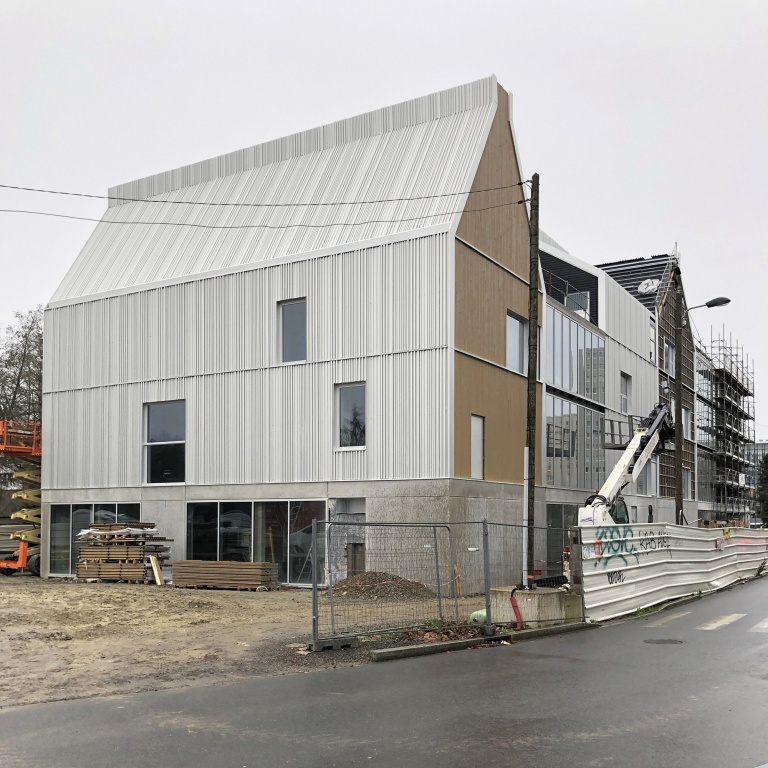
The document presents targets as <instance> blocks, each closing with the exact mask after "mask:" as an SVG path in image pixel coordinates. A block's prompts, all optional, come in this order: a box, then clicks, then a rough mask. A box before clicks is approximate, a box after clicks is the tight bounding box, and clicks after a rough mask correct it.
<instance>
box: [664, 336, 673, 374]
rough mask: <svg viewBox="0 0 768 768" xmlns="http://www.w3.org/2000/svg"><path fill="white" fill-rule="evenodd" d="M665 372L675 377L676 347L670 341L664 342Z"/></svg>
mask: <svg viewBox="0 0 768 768" xmlns="http://www.w3.org/2000/svg"><path fill="white" fill-rule="evenodd" d="M664 372H665V373H667V374H669V375H670V376H674V375H675V345H674V344H670V343H669V342H668V341H665V342H664Z"/></svg>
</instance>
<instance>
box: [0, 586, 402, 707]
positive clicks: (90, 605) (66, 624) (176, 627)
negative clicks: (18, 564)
mask: <svg viewBox="0 0 768 768" xmlns="http://www.w3.org/2000/svg"><path fill="white" fill-rule="evenodd" d="M311 603H312V595H311V591H310V590H307V589H288V590H279V591H272V592H237V591H231V590H203V589H198V590H193V589H178V588H173V587H170V586H166V587H158V586H155V585H145V584H121V583H117V584H104V583H76V582H72V581H63V580H61V581H59V580H50V581H47V580H44V579H38V578H34V577H32V576H25V575H14V576H11V577H3V576H0V682H2V687H1V688H0V708H5V707H12V706H17V705H22V704H33V703H39V702H49V701H58V700H66V699H76V698H84V697H90V696H106V695H111V694H129V693H135V692H138V691H148V690H158V689H163V688H180V687H187V686H198V685H218V684H226V683H232V682H236V681H238V680H242V679H244V678H249V677H257V676H266V675H282V674H292V673H303V672H309V671H313V670H316V669H325V668H329V667H339V666H353V665H356V664H361V663H365V662H367V661H369V650H371V649H373V648H378V647H388V646H389V645H391V644H392V640H391V639H385V638H381V639H379V638H374V639H373V640H372V641H368V642H363V643H361V644H360V645H359V646H358V647H356V648H353V649H342V650H338V651H324V652H322V653H311V652H308V651H307V650H306V648H307V643H308V642H309V639H310V634H311V615H312V612H311Z"/></svg>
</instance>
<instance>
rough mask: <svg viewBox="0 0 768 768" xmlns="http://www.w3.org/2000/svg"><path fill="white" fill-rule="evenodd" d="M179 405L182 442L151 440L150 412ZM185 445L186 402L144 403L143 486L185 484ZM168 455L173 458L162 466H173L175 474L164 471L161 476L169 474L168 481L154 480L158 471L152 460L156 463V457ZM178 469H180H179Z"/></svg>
mask: <svg viewBox="0 0 768 768" xmlns="http://www.w3.org/2000/svg"><path fill="white" fill-rule="evenodd" d="M179 403H181V404H182V405H183V406H184V413H183V439H182V440H178V439H175V440H152V439H151V436H152V423H151V418H152V410H153V408H155V407H157V406H163V405H176V404H179ZM186 444H187V402H186V400H184V399H176V400H156V401H153V402H149V403H144V444H143V453H144V460H143V462H142V465H143V472H144V484H145V485H183V484H184V483H185V482H186V477H187V457H186ZM164 454H165V455H169V456H171V457H173V458H172V459H171V460H170V462H169V461H168V459H166V461H165V462H163V463H164V464H166V465H167V464H169V463H170V464H171V465H172V464H173V463H175V464H176V465H177V466H176V474H172V473H173V469H166V470H164V471H163V474H164V475H165V473H167V472H170V473H171V474H170V477H169V479H163V478H160V479H154V478H155V473H156V472H157V471H158V469H157V468H156V467H155V465H153V458H154V459H155V461H158V459H157V457H160V460H162V457H163V455H164ZM179 467H180V469H179Z"/></svg>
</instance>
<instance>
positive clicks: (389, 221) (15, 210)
mask: <svg viewBox="0 0 768 768" xmlns="http://www.w3.org/2000/svg"><path fill="white" fill-rule="evenodd" d="M525 202H528V201H527V200H526V199H523V200H518V201H517V202H514V203H500V204H499V205H489V206H487V207H485V208H469V209H464V208H461V209H459V210H456V211H438V212H435V213H425V214H424V215H423V216H413V217H409V218H402V219H366V220H365V221H333V222H324V223H322V224H309V223H304V222H296V223H293V224H193V223H191V222H184V221H109V220H108V219H94V218H92V217H90V216H71V215H69V214H66V213H48V212H46V211H26V210H21V209H18V208H0V213H24V214H28V215H30V216H51V217H53V218H56V219H75V220H76V221H95V222H97V223H98V224H110V225H120V226H130V225H133V224H144V225H147V226H161V227H195V228H197V229H292V228H294V227H304V228H307V229H325V228H328V227H357V226H361V225H363V224H399V223H401V222H404V221H420V220H422V219H432V218H435V217H438V216H450V215H453V214H455V213H478V212H480V211H490V210H493V209H494V208H506V207H507V206H510V205H521V204H522V203H525Z"/></svg>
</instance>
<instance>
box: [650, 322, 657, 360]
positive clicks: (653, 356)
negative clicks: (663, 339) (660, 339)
mask: <svg viewBox="0 0 768 768" xmlns="http://www.w3.org/2000/svg"><path fill="white" fill-rule="evenodd" d="M650 335H651V353H650V355H649V357H648V359H649V360H650V361H651V362H653V361H654V360H656V325H655V324H654V322H653V320H651V331H650Z"/></svg>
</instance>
